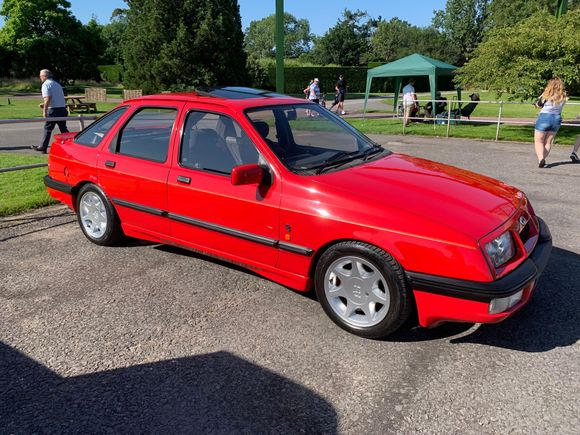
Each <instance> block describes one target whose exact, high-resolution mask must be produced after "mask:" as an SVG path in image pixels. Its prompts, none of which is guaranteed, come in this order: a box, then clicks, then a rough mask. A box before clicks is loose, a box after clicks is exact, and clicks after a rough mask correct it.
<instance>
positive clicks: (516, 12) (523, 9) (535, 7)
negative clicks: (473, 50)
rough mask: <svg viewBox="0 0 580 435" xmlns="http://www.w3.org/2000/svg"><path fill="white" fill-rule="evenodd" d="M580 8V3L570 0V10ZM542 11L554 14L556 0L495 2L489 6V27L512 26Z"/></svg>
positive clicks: (498, 0)
mask: <svg viewBox="0 0 580 435" xmlns="http://www.w3.org/2000/svg"><path fill="white" fill-rule="evenodd" d="M578 7H580V1H578V0H576V1H574V0H569V2H568V9H569V10H572V9H575V8H578ZM541 10H545V11H548V12H549V13H551V14H554V12H555V10H556V0H494V1H493V2H491V5H490V6H489V17H488V21H489V26H490V27H508V26H512V25H514V24H515V23H518V22H520V21H522V20H525V19H526V18H528V17H530V16H531V15H533V14H534V13H536V12H538V11H541Z"/></svg>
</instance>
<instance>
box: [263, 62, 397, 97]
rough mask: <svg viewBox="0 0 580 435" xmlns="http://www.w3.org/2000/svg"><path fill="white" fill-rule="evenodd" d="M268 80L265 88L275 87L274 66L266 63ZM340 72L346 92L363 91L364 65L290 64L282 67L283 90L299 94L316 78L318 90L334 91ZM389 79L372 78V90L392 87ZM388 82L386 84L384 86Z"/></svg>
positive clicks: (365, 77) (364, 84)
mask: <svg viewBox="0 0 580 435" xmlns="http://www.w3.org/2000/svg"><path fill="white" fill-rule="evenodd" d="M266 71H267V76H268V80H267V83H266V88H268V89H275V88H276V66H275V65H268V67H267V69H266ZM340 74H343V75H344V78H345V79H346V81H347V85H348V92H364V91H365V88H366V80H367V68H366V67H341V66H296V67H294V66H292V67H286V68H284V83H285V85H284V86H285V87H284V92H286V93H288V94H300V93H302V91H303V90H304V88H306V87H307V86H308V83H310V80H312V79H314V78H318V79H319V80H320V90H321V91H322V92H329V93H332V92H334V85H335V84H336V81H337V80H338V76H339V75H340ZM390 82H391V80H390V79H377V80H373V84H372V88H371V91H372V92H386V91H387V88H392V84H391V83H390ZM386 84H388V86H385V85H386Z"/></svg>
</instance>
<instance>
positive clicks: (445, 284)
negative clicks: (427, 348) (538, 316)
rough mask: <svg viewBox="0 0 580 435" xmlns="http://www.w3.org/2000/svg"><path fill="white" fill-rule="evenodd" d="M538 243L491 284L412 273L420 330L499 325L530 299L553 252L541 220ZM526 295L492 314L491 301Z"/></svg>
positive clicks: (548, 233)
mask: <svg viewBox="0 0 580 435" xmlns="http://www.w3.org/2000/svg"><path fill="white" fill-rule="evenodd" d="M538 221H539V224H540V234H539V237H538V242H537V243H536V247H535V248H534V250H533V251H532V253H531V254H530V255H529V256H528V258H527V259H526V260H525V261H524V262H523V263H522V264H521V265H520V266H519V267H518V268H517V269H515V270H513V271H512V272H511V273H509V274H508V275H506V276H504V277H502V278H500V279H498V280H496V281H492V282H474V281H465V280H458V279H453V278H444V277H438V276H432V275H424V274H420V273H414V272H409V273H407V278H408V280H409V282H410V285H411V288H412V289H413V294H414V296H415V301H416V303H417V311H418V314H419V324H420V325H421V326H433V325H436V324H438V323H441V322H445V321H452V322H474V323H497V322H501V321H502V320H504V319H506V318H508V317H509V316H511V315H512V314H514V313H515V312H516V311H518V310H519V309H520V308H521V307H523V306H524V305H525V304H526V303H527V302H528V301H529V300H530V298H531V296H532V293H533V291H534V288H535V287H536V283H537V281H538V279H539V277H540V275H541V274H542V272H543V271H544V269H545V267H546V265H547V264H548V260H549V258H550V253H551V252H552V235H551V234H550V230H549V228H548V226H547V225H546V223H545V222H544V221H543V220H542V219H540V218H538ZM520 290H522V291H523V294H522V298H521V300H520V301H519V302H518V303H516V304H515V305H514V306H512V307H511V308H509V309H508V310H506V311H503V312H501V313H498V314H490V313H489V303H490V302H491V300H492V299H498V298H505V297H509V296H512V295H514V294H515V293H517V292H519V291H520Z"/></svg>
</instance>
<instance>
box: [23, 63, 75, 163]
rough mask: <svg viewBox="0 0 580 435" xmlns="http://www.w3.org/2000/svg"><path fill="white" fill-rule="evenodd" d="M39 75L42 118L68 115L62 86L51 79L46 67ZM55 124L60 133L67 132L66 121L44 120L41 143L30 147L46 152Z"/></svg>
mask: <svg viewBox="0 0 580 435" xmlns="http://www.w3.org/2000/svg"><path fill="white" fill-rule="evenodd" d="M39 77H40V80H41V81H42V99H43V100H44V103H43V106H42V116H43V117H44V118H60V117H66V116H68V111H67V110H66V102H65V99H64V91H63V90H62V86H61V85H60V84H59V83H58V82H56V81H55V80H53V79H52V73H51V72H50V71H49V70H47V69H43V70H42V71H40V75H39ZM57 124H58V129H59V130H60V132H61V133H68V128H67V127H66V121H46V123H45V124H44V136H43V138H42V144H41V145H40V146H38V147H36V146H34V145H33V146H32V147H31V148H32V149H33V150H35V151H38V152H41V153H45V154H46V150H47V149H48V144H49V142H50V136H51V135H52V130H54V127H55V125H57Z"/></svg>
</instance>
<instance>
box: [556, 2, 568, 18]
mask: <svg viewBox="0 0 580 435" xmlns="http://www.w3.org/2000/svg"><path fill="white" fill-rule="evenodd" d="M567 10H568V0H558V8H557V9H556V18H560V17H561V16H562V15H564V14H565V13H566V11H567Z"/></svg>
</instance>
